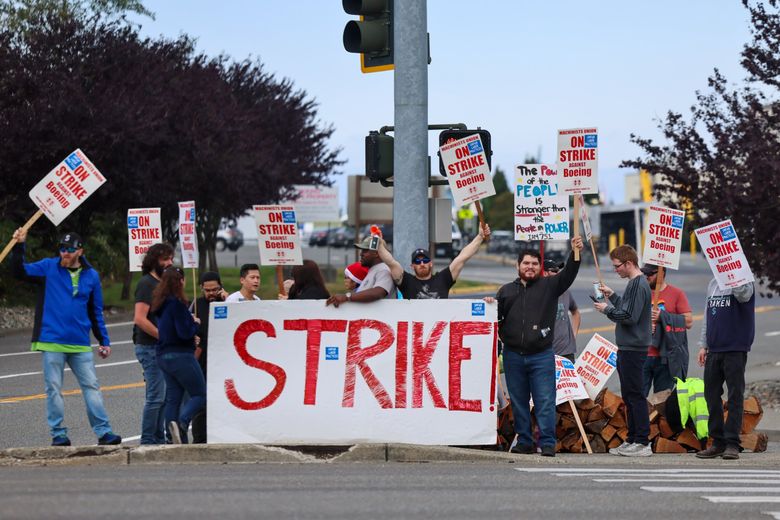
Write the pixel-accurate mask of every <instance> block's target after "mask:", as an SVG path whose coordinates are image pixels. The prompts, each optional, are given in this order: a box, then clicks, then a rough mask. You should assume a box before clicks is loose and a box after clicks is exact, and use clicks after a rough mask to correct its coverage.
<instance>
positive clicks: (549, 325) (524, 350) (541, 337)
mask: <svg viewBox="0 0 780 520" xmlns="http://www.w3.org/2000/svg"><path fill="white" fill-rule="evenodd" d="M571 246H572V253H571V254H570V255H569V259H568V261H567V262H566V266H565V267H564V268H563V270H562V271H561V272H560V273H558V274H557V275H556V276H548V277H541V276H540V275H541V271H542V262H541V257H540V255H539V253H537V252H536V251H533V250H526V251H521V252H520V254H519V255H518V257H517V274H518V278H517V279H516V280H515V281H514V282H512V283H508V284H506V285H504V286H503V287H501V288H500V289H499V290H498V294H497V295H496V300H498V323H499V328H498V334H499V337H500V338H501V341H502V342H503V344H504V350H503V358H504V374H505V375H506V383H507V389H508V390H509V397H510V400H511V403H512V413H513V414H514V418H515V432H516V433H517V444H516V445H515V446H514V447H513V448H512V452H513V453H536V450H535V449H534V442H533V436H532V434H531V410H530V406H529V402H528V401H529V399H530V398H533V401H534V415H535V416H536V422H537V424H538V426H539V444H540V447H541V450H542V455H543V456H545V457H554V456H555V443H556V439H555V352H553V338H554V332H555V331H554V328H555V317H556V314H557V312H558V298H559V297H560V296H561V295H562V294H563V293H564V292H565V291H566V289H568V288H569V286H571V284H572V282H574V279H575V278H576V277H577V272H578V271H579V268H580V262H579V261H575V260H574V250H576V251H582V247H583V246H582V238H580V237H579V236H577V237H574V238H573V239H572V241H571Z"/></svg>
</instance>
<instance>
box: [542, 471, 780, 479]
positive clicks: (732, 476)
mask: <svg viewBox="0 0 780 520" xmlns="http://www.w3.org/2000/svg"><path fill="white" fill-rule="evenodd" d="M553 475H555V476H556V477H612V478H615V477H617V476H618V475H616V474H615V473H553ZM662 475H669V477H670V478H674V477H689V478H728V479H735V478H780V475H777V474H766V475H762V474H759V473H729V474H725V475H724V474H722V473H715V472H713V473H695V474H693V473H691V474H685V473H654V474H652V475H648V474H646V473H643V472H641V471H637V472H636V473H620V474H619V476H620V477H629V478H630V477H635V478H658V477H660V476H662Z"/></svg>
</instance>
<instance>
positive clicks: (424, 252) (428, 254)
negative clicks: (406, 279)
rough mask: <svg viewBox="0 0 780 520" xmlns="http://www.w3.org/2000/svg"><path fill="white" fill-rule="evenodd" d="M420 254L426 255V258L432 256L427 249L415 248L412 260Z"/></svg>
mask: <svg viewBox="0 0 780 520" xmlns="http://www.w3.org/2000/svg"><path fill="white" fill-rule="evenodd" d="M418 256H424V257H425V258H431V254H430V253H429V252H428V250H427V249H423V248H420V249H415V250H414V253H412V262H414V259H415V258H417V257H418Z"/></svg>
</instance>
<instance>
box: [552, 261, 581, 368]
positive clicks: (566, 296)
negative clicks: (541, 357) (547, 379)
mask: <svg viewBox="0 0 780 520" xmlns="http://www.w3.org/2000/svg"><path fill="white" fill-rule="evenodd" d="M562 268H563V263H558V262H555V261H553V260H545V261H544V276H555V275H557V274H558V272H559V271H560V270H561V269H562ZM569 313H571V320H570V319H569ZM581 320H582V315H580V311H579V309H578V308H577V302H575V301H574V297H573V296H572V295H571V292H569V290H568V289H566V290H565V291H564V292H563V294H561V296H560V297H559V298H558V312H557V313H556V314H555V333H554V334H553V351H554V352H555V355H556V356H563V357H565V358H566V359H568V360H569V361H571V362H572V363H574V357H575V355H576V354H577V339H576V337H577V332H579V330H580V322H581Z"/></svg>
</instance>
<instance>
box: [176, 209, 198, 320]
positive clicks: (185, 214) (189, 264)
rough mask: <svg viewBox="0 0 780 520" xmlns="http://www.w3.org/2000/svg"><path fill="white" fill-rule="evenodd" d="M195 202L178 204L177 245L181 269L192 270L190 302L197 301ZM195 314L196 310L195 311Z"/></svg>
mask: <svg viewBox="0 0 780 520" xmlns="http://www.w3.org/2000/svg"><path fill="white" fill-rule="evenodd" d="M195 222H196V219H195V201H187V202H179V244H180V245H181V263H182V267H184V268H185V269H186V268H191V269H192V300H193V301H195V300H197V299H198V282H197V276H196V274H195V271H196V270H197V269H198V262H199V261H200V255H199V253H198V234H197V232H196V230H195V225H196V224H195ZM196 312H197V310H196Z"/></svg>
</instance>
